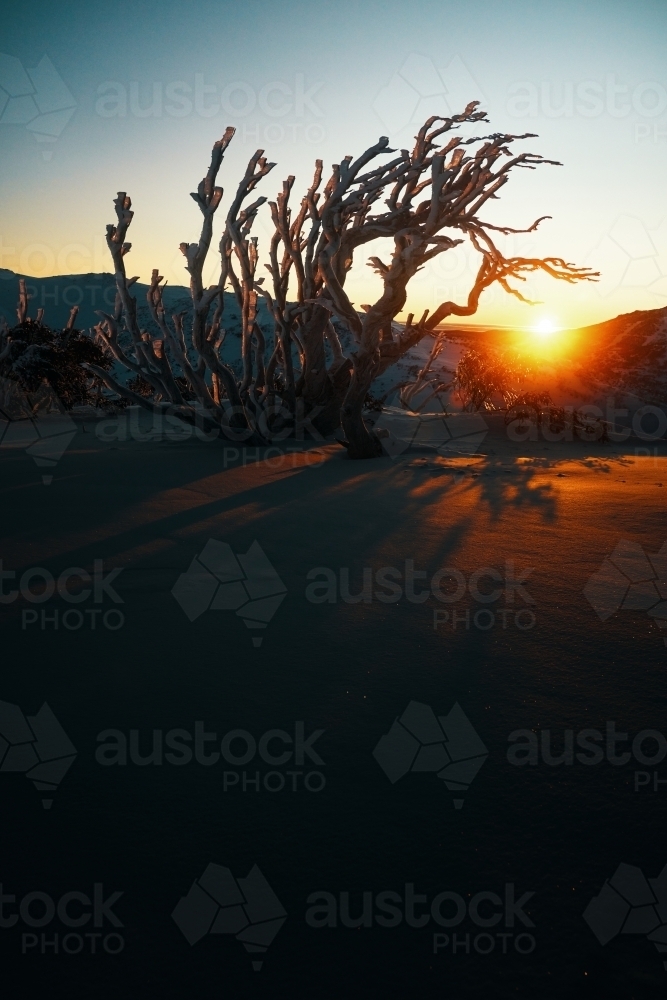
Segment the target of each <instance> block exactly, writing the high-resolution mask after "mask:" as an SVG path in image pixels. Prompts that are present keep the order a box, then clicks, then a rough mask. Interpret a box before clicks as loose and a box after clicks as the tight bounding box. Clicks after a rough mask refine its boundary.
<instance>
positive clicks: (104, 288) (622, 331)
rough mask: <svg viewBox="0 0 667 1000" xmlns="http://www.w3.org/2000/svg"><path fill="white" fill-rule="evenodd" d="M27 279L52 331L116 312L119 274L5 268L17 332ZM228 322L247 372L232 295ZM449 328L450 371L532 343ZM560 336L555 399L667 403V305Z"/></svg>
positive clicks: (550, 370)
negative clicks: (473, 352) (75, 309)
mask: <svg viewBox="0 0 667 1000" xmlns="http://www.w3.org/2000/svg"><path fill="white" fill-rule="evenodd" d="M20 277H24V278H25V279H26V283H27V285H28V290H29V294H30V296H31V298H30V309H29V313H30V315H31V316H33V317H34V316H35V315H36V312H37V309H38V308H40V307H42V308H43V309H44V311H45V312H44V322H45V323H46V324H47V325H48V326H51V327H53V328H56V329H57V328H60V327H63V326H64V325H65V323H66V322H67V320H68V318H69V313H70V308H71V306H73V305H78V306H79V313H78V316H77V322H76V325H77V327H78V328H79V329H82V330H86V329H89V328H91V327H92V326H94V325H95V324H96V323H97V322H98V321H99V317H98V316H97V315H96V310H97V309H102V310H104V311H108V312H110V311H111V310H112V309H113V303H114V298H115V282H114V277H113V275H112V274H109V273H102V274H68V275H57V276H53V277H49V278H36V277H33V276H31V275H19V274H16V273H14V272H13V271H9V270H6V269H3V268H0V315H2V316H4V317H5V319H6V320H7V323H8V325H9V326H10V327H11V326H14V324H15V323H16V303H17V300H18V280H19V278H20ZM147 288H148V286H147V285H146V284H142V283H140V282H138V283H137V284H136V285H134V286H133V292H134V294H135V296H136V299H137V311H138V317H139V323H140V325H141V327H142V329H145V330H147V331H148V332H149V333H153V334H157V333H158V329H157V327H156V326H155V324H154V323H153V320H152V319H151V316H150V313H149V310H148V306H147V304H146V291H147ZM164 301H165V304H166V306H167V308H168V310H169V311H170V312H171V311H173V312H177V311H181V310H185V311H189V309H190V307H191V303H190V290H189V288H187V287H186V286H184V285H167V286H166V288H165V291H164ZM258 321H259V323H260V325H261V327H262V328H263V329H264V331H265V333H267V334H269V335H270V334H272V332H273V321H272V319H271V317H270V316H269V314H268V312H267V309H266V304H265V303H264V301H263V300H262V299H260V302H259V310H258ZM223 325H224V327H225V329H226V330H227V339H226V341H225V344H224V348H223V352H222V353H223V358H224V360H225V361H227V362H228V363H229V364H231V365H232V367H234V368H235V369H237V370H238V371H240V364H241V361H240V357H241V351H240V333H241V317H240V312H239V308H238V305H237V303H236V299H235V298H234V296H233V295H232V294H231V293H225V313H224V321H223ZM335 325H336V327H337V329H338V332H339V336H340V338H341V342H342V344H343V349H344V350H345V351H346V353H347V352H349V349H351V348H352V346H353V345H352V339H351V335H350V333H349V332H348V331H347V330H346V328H345V327H344V326H343V325H342V324H339V323H338V322H337V321H336V322H335ZM399 325H400V324H399ZM444 329H446V330H447V333H448V337H449V338H450V339H451V342H452V345H451V349H448V350H447V351H446V352H445V355H443V358H442V360H443V361H444V363H445V364H446V365H447V366H448V367H455V366H456V362H457V360H458V358H459V357H460V355H461V354H462V353H463V352H464V351H465V350H466V349H469V348H472V347H479V346H488V347H495V348H511V347H515V348H519V349H520V348H521V345H522V344H524V343H525V342H526V338H527V334H526V333H525V331H524V332H518V331H515V330H512V329H509V328H502V327H491V326H489V327H483V326H462V327H456V326H455V325H454V324H452V325H451V326H449V325H447V326H445V327H444ZM557 336H558V340H559V342H561V343H562V344H563V349H562V351H561V352H560V353H558V354H557V355H555V356H554V358H553V359H552V360H548V361H544V362H543V363H540V366H539V369H540V370H539V374H538V375H536V379H535V383H536V385H537V384H538V383H539V384H543V385H544V386H546V387H548V388H549V391H550V392H551V394H552V397H553V398H554V399H556V398H557V397H558V398H559V399H560V401H561V402H565V401H568V400H570V399H572V400H576V399H579V400H583V399H591V398H594V397H595V398H597V397H599V396H601V395H603V394H605V393H608V392H615V393H622V394H623V393H624V394H628V395H633V396H636V397H637V398H638V399H640V400H644V401H648V402H656V403H660V404H662V405H664V404H665V403H667V307H665V308H663V309H650V310H645V311H641V310H638V311H636V312H632V313H626V314H624V315H621V316H616V317H615V318H614V319H610V320H606V321H604V322H603V323H596V324H594V325H592V326H586V327H581V328H579V329H574V330H567V331H560V332H559V333H558V335H557ZM269 343H270V341H269ZM431 344H432V341H431V340H430V338H425V340H424V341H422V342H421V343H420V344H419V345H417V347H415V348H413V349H412V350H411V351H410V352H409V353H408V354H407V355H406V356H404V357H403V358H401V359H400V361H398V362H397V364H396V365H394V366H392V368H390V369H388V370H387V371H386V372H385V373H384V375H383V376H382V377H381V379H379V380H378V383H377V384H376V385H375V386H374V388H373V392H374V393H375V394H383V393H384V392H386V391H387V389H388V388H389V387H390V386H391V385H392V384H396V383H397V382H403V381H405V380H406V379H409V378H411V377H414V375H415V374H416V373H417V371H418V370H419V368H421V366H422V364H423V363H424V361H425V360H426V357H427V355H428V351H429V350H430V346H431Z"/></svg>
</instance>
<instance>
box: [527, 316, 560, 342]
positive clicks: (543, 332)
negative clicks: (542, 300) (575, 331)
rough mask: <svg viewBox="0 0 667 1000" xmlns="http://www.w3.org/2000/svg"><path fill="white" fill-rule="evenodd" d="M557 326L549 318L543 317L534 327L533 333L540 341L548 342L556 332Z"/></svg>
mask: <svg viewBox="0 0 667 1000" xmlns="http://www.w3.org/2000/svg"><path fill="white" fill-rule="evenodd" d="M558 329H559V328H558V325H557V324H556V322H555V321H554V320H553V319H551V317H550V316H544V317H543V318H542V319H541V320H540V321H539V322H538V323H537V324H536V325H535V326H534V327H533V332H534V333H535V335H536V336H538V337H539V338H540V339H541V340H548V339H549V338H550V337H553V335H554V333H557V332H558Z"/></svg>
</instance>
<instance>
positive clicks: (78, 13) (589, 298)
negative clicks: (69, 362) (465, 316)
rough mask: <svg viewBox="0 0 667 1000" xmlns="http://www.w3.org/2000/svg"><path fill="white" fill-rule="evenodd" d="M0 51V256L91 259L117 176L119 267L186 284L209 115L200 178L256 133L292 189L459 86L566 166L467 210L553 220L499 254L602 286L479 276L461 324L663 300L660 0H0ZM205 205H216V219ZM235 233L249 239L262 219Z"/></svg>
mask: <svg viewBox="0 0 667 1000" xmlns="http://www.w3.org/2000/svg"><path fill="white" fill-rule="evenodd" d="M59 8H60V9H59ZM0 52H2V53H4V54H5V55H6V56H9V57H11V59H9V60H7V59H4V60H2V59H0V87H4V88H5V90H7V89H9V94H8V95H3V93H2V92H0V106H1V105H4V108H2V110H1V111H0V254H1V255H2V257H1V259H0V266H2V267H5V268H11V269H12V270H15V271H21V272H23V273H29V274H34V275H48V274H62V273H81V272H88V271H109V270H111V266H110V264H111V261H110V258H109V256H108V251H107V249H106V245H105V242H104V232H105V225H106V224H107V223H109V222H112V221H114V211H113V204H112V199H113V198H114V196H115V193H116V192H117V191H118V190H126V191H127V192H128V193H129V194H130V195H131V197H132V201H133V207H134V209H135V211H136V215H135V218H134V221H133V224H132V227H131V230H130V239H131V240H132V243H133V250H132V252H131V255H130V257H129V258H128V270H129V273H131V274H138V275H140V277H141V278H142V279H143V280H145V279H146V278H147V277H148V276H149V274H150V270H151V268H152V267H159V268H160V270H161V273H162V274H164V275H165V276H166V277H167V278H168V279H169V281H170V283H172V284H185V283H187V272H186V271H185V270H184V269H183V262H182V257H181V255H180V252H179V250H178V245H179V243H180V242H182V241H186V242H192V241H194V240H196V239H197V237H198V233H199V227H200V215H199V211H198V209H197V208H196V206H195V204H194V202H193V201H192V200H191V199H190V197H189V192H190V191H191V190H194V189H195V187H196V184H197V183H198V181H199V180H200V179H201V177H202V176H203V174H204V173H205V171H206V168H207V166H208V161H209V156H210V148H211V145H212V143H213V141H214V140H215V139H217V138H219V137H220V135H221V134H222V132H223V131H224V127H225V126H226V125H228V124H232V125H235V126H237V129H238V132H237V135H236V137H235V139H234V141H233V143H232V145H231V147H230V149H229V151H228V153H227V156H226V158H225V162H224V164H223V168H222V171H221V174H220V177H219V183H221V184H222V185H223V187H224V188H225V201H226V200H227V198H228V196H229V195H231V193H232V191H233V190H234V188H235V186H236V183H237V182H238V179H239V177H240V175H241V172H242V170H243V168H244V166H245V163H246V162H247V159H248V158H249V156H250V155H251V154H252V153H253V152H254V150H255V149H256V148H257V147H258V146H263V147H265V148H266V151H267V155H268V156H269V157H270V159H272V160H275V161H277V166H276V167H275V168H274V171H273V173H272V174H271V175H269V177H267V178H265V180H264V181H263V182H262V185H261V187H260V192H261V193H262V194H265V195H267V196H269V197H271V198H273V197H274V196H275V194H276V192H277V190H278V189H279V187H280V184H281V182H282V180H283V178H284V177H286V176H287V174H289V173H294V174H296V177H297V187H296V191H298V192H299V193H300V191H301V189H302V187H303V185H304V184H305V182H306V181H308V180H309V179H310V176H311V174H312V165H313V161H314V159H315V158H316V157H321V158H322V159H323V160H324V162H325V166H329V165H330V164H331V163H333V162H337V161H339V160H340V158H341V156H343V155H345V154H347V153H351V154H355V155H356V154H358V153H359V152H361V151H363V149H365V148H366V147H367V146H368V145H370V144H371V143H374V142H375V141H377V138H378V136H380V135H383V134H386V135H389V137H390V139H391V140H392V142H396V143H398V144H399V147H402V146H405V145H408V144H409V142H410V139H411V137H412V136H413V135H414V133H415V124H416V123H417V122H418V121H419V122H421V121H423V120H424V119H425V118H426V117H427V116H428V115H430V114H439V113H443V114H444V113H447V111H448V110H451V111H453V112H456V111H459V110H461V109H462V107H463V105H464V104H465V103H466V101H468V100H472V99H479V100H481V101H482V107H484V108H485V109H486V110H487V111H488V113H489V117H490V119H491V123H492V129H493V130H494V131H496V130H497V131H501V130H502V131H509V132H517V133H519V132H526V131H528V132H536V133H538V135H539V138H536V139H531V140H528V141H526V142H525V143H524V144H523V148H526V149H531V150H532V151H535V152H540V153H542V154H543V155H545V156H548V157H550V158H553V159H557V160H560V161H562V162H563V164H564V166H562V167H549V166H544V167H542V168H541V169H539V170H537V171H535V172H530V171H516V172H515V175H514V176H513V178H512V180H511V182H510V184H508V185H507V187H506V188H505V189H504V190H503V193H502V199H501V200H500V201H499V202H497V203H494V205H493V206H492V210H491V211H490V212H488V213H487V215H488V219H489V221H493V222H502V223H504V224H507V225H511V226H514V227H516V226H521V225H529V224H530V223H531V222H532V221H533V220H534V218H536V217H537V216H540V215H552V216H553V219H552V220H551V221H546V222H545V223H543V225H542V227H541V229H540V232H539V234H537V235H531V236H530V237H526V238H516V239H515V241H514V243H511V244H510V243H508V244H507V245H506V247H505V249H506V252H509V253H516V254H521V255H527V256H536V255H540V256H543V255H555V256H562V257H564V258H565V259H566V260H568V261H571V262H574V263H577V264H588V265H590V266H594V267H596V268H597V269H599V270H601V271H602V281H601V282H600V283H599V285H597V286H594V285H587V286H584V287H576V288H573V287H570V286H568V285H565V284H563V283H555V282H552V281H551V282H547V281H544V280H536V281H535V282H534V283H533V284H532V285H531V286H527V287H526V288H522V290H523V291H525V292H526V293H527V294H529V295H530V296H531V297H533V298H539V299H542V300H543V302H544V304H543V305H540V306H535V307H532V308H531V307H529V306H525V305H521V304H520V303H518V302H517V301H516V300H515V299H512V298H510V297H508V296H507V295H506V294H505V293H503V292H502V291H501V290H491V291H489V292H487V293H486V295H485V297H484V298H483V300H482V305H481V308H480V309H479V312H478V313H477V315H476V317H475V318H474V321H475V322H478V323H479V322H484V323H494V324H501V325H502V324H509V325H518V326H521V327H529V326H531V325H533V324H535V323H537V322H539V321H540V320H542V319H544V318H545V317H551V318H553V320H554V321H555V322H556V323H557V324H558V325H563V326H573V325H575V326H576V325H582V324H584V323H590V322H596V321H598V320H602V319H606V318H608V317H611V316H614V315H617V314H618V313H621V312H628V311H631V310H633V309H650V308H658V307H662V306H667V194H666V190H667V188H666V184H665V178H666V177H667V171H666V170H665V165H666V161H667V59H666V58H665V57H666V55H667V4H666V3H665V2H664V0H651V2H649V0H639V2H633V3H629V2H614V0H587V2H586V3H585V4H582V3H581V2H558V3H553V2H552V3H546V2H543V0H532V2H530V3H525V2H517V0H506V2H502V3H501V2H498V0H485V2H477V3H475V4H474V5H473V4H466V3H461V2H457V3H453V2H450V0H411V2H409V3H408V2H402V3H397V2H393V0H382V2H376V0H371V2H369V0H361V2H360V0H336V2H330V0H324V2H323V0H314V2H312V0H310V2H307V3H306V2H297V0H285V2H282V3H275V0H274V2H268V0H244V2H243V3H242V4H241V3H239V4H230V3H202V2H195V3H192V4H185V3H176V2H173V0H161V2H160V3H153V2H148V3H143V4H141V5H137V4H134V3H125V2H117V3H114V4H108V3H101V2H98V0H92V2H90V0H88V2H86V3H83V2H77V0H75V2H70V3H68V4H67V5H64V4H61V5H59V4H57V3H55V4H54V3H53V2H49V3H47V2H44V0H39V2H36V3H32V4H31V5H30V10H29V13H28V12H27V11H26V8H25V6H24V5H19V4H17V3H15V2H14V3H10V4H9V5H5V7H4V12H3V19H2V27H1V28H0ZM45 55H46V56H47V57H48V59H49V60H50V61H51V63H52V64H53V66H54V67H55V70H56V71H57V74H58V76H59V78H60V79H61V80H62V84H64V86H63V85H62V84H59V83H57V82H54V81H53V79H52V78H51V77H50V75H49V73H50V69H49V66H48V64H45V63H44V62H43V57H44V56H45ZM21 67H23V69H24V70H28V71H30V70H33V73H32V76H30V75H29V74H28V75H25V74H24V75H23V76H22V72H23V71H22V69H21ZM36 68H38V69H37V70H36ZM9 98H12V99H11V100H10V99H9ZM31 101H32V102H33V103H31ZM72 107H73V108H74V110H73V112H72ZM31 108H32V111H31V110H30V109H31ZM37 112H41V113H42V114H41V116H40V117H36V115H37ZM49 131H50V132H51V133H57V134H56V135H53V134H52V135H51V136H50V137H49V135H48V133H49ZM517 145H518V144H517ZM265 211H268V209H265ZM223 219H224V205H223V206H222V208H221V209H220V210H219V211H218V215H217V220H218V226H217V230H216V231H218V232H219V230H220V228H221V225H222V222H223ZM255 231H256V233H257V235H258V236H259V237H260V251H261V250H262V247H264V248H266V246H267V243H268V233H269V227H268V225H267V224H266V222H264V223H262V224H259V225H257V228H256V230H255ZM378 251H379V255H380V256H383V255H386V254H388V252H389V249H388V247H386V246H385V247H379V248H378V247H375V246H374V247H373V248H368V249H367V250H366V252H365V254H364V256H359V257H358V258H357V259H356V260H355V267H354V271H353V274H352V275H351V277H350V278H349V279H348V288H349V291H350V295H351V298H352V299H353V300H354V301H355V303H356V304H360V303H362V302H368V301H371V300H372V299H373V297H374V294H375V293H376V292H377V291H378V290H379V283H378V279H376V278H375V277H374V275H373V274H372V272H371V271H370V269H369V268H367V267H366V266H365V261H366V259H367V257H368V256H369V255H370V254H373V253H378ZM474 260H475V258H474V255H471V254H469V253H465V252H462V251H451V252H450V253H447V254H444V255H443V256H442V257H440V258H438V260H437V261H436V262H434V263H433V264H432V265H431V266H430V268H429V270H427V271H425V272H423V273H422V274H420V275H418V276H417V278H416V279H415V281H414V282H413V284H412V285H411V286H410V294H409V298H408V307H409V310H410V311H414V312H420V311H421V310H422V309H424V308H430V309H433V308H435V307H436V306H437V304H438V303H439V302H440V301H441V300H443V299H447V298H451V297H454V298H457V299H459V300H463V299H464V298H465V295H466V293H467V289H468V287H469V285H470V281H471V278H472V275H473V273H474ZM208 278H209V280H210V281H215V280H216V269H215V260H214V259H213V255H212V259H211V266H210V268H209V275H208ZM47 319H48V317H47Z"/></svg>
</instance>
